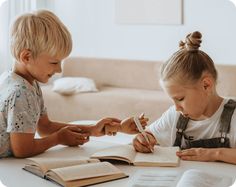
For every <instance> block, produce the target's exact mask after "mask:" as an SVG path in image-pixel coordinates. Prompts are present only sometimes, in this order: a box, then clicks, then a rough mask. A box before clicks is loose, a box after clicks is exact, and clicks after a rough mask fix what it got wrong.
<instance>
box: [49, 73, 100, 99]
mask: <svg viewBox="0 0 236 187" xmlns="http://www.w3.org/2000/svg"><path fill="white" fill-rule="evenodd" d="M52 90H53V91H55V92H57V93H60V94H63V95H72V94H76V93H80V92H96V91H98V90H97V88H96V85H95V83H94V81H93V80H92V79H89V78H85V77H62V78H59V79H57V80H55V81H54V82H53V88H52Z"/></svg>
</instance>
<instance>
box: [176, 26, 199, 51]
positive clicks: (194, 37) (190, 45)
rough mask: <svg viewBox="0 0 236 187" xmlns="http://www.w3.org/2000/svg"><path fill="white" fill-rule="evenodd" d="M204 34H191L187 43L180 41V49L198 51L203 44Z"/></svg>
mask: <svg viewBox="0 0 236 187" xmlns="http://www.w3.org/2000/svg"><path fill="white" fill-rule="evenodd" d="M201 38H202V34H201V33H200V32H198V31H195V32H193V33H190V34H188V35H187V36H186V38H185V42H183V41H180V43H179V47H180V49H183V48H186V49H187V50H188V51H197V50H198V48H199V47H200V46H201V45H200V44H201V43H202V40H201Z"/></svg>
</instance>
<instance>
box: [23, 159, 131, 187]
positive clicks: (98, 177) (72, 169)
mask: <svg viewBox="0 0 236 187" xmlns="http://www.w3.org/2000/svg"><path fill="white" fill-rule="evenodd" d="M27 160H28V162H27V164H26V165H25V166H24V168H23V169H24V170H26V171H29V172H31V173H33V174H35V175H38V176H40V177H42V178H45V179H48V180H51V181H53V182H55V183H58V184H60V185H61V186H65V187H77V186H85V185H90V184H96V183H101V182H106V181H111V180H115V179H120V178H124V177H127V175H126V174H125V173H123V172H122V171H121V170H120V169H118V168H117V167H115V166H114V165H112V164H110V163H108V162H100V161H99V160H98V159H90V158H87V157H75V158H39V157H38V158H37V157H35V158H29V159H27Z"/></svg>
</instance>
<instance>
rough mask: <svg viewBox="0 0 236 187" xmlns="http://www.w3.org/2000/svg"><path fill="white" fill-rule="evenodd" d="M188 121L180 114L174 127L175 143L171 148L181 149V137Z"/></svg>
mask: <svg viewBox="0 0 236 187" xmlns="http://www.w3.org/2000/svg"><path fill="white" fill-rule="evenodd" d="M188 121H189V118H185V117H184V116H183V115H182V114H180V116H179V119H178V122H177V125H176V128H177V132H176V139H175V143H174V145H173V146H179V147H181V141H182V136H183V133H184V131H185V129H186V128H187V125H188Z"/></svg>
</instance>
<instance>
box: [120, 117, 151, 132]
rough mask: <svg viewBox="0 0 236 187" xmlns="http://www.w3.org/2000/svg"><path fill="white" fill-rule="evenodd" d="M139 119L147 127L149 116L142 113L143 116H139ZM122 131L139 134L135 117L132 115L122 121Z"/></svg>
mask: <svg viewBox="0 0 236 187" xmlns="http://www.w3.org/2000/svg"><path fill="white" fill-rule="evenodd" d="M139 121H140V123H141V125H142V127H143V128H144V129H145V127H146V126H147V122H148V118H145V117H144V114H141V116H140V117H139ZM120 131H121V132H123V133H127V134H137V133H138V132H139V131H138V128H137V126H136V124H135V122H134V118H133V117H131V118H127V119H124V120H123V121H121V127H120Z"/></svg>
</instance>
